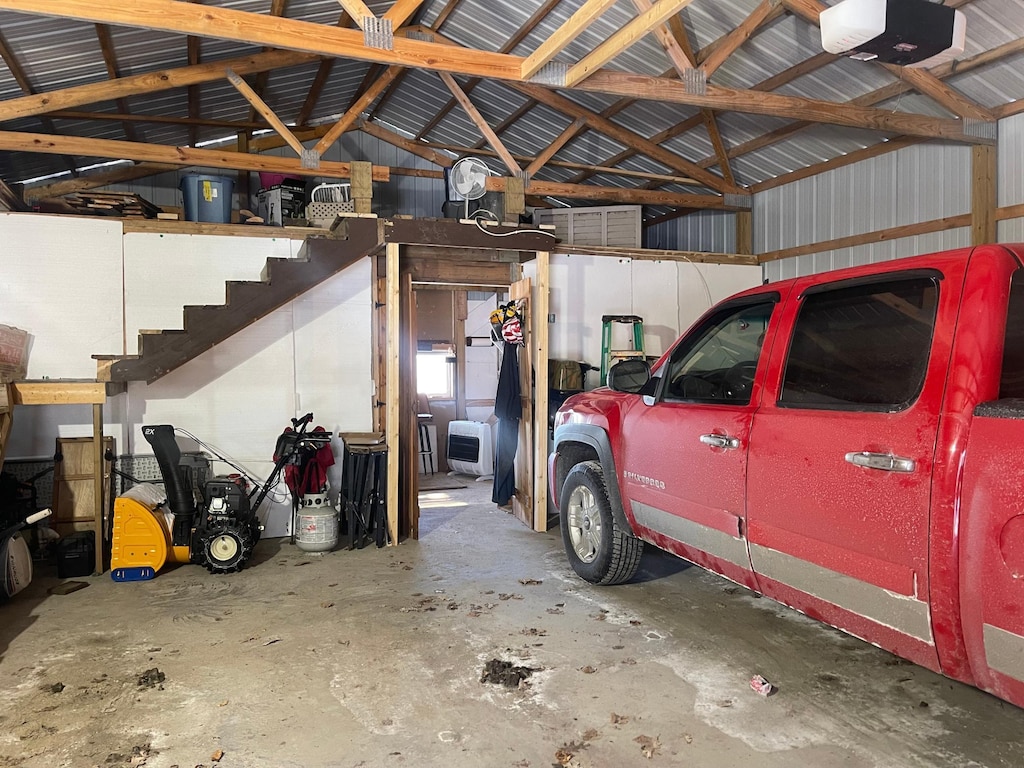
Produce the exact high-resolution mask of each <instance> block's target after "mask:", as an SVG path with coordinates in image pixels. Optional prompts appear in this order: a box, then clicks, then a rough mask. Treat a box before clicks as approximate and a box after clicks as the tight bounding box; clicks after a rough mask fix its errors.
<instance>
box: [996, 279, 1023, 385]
mask: <svg viewBox="0 0 1024 768" xmlns="http://www.w3.org/2000/svg"><path fill="white" fill-rule="evenodd" d="M1006 397H1019V398H1024V269H1018V270H1017V271H1016V272H1014V273H1013V277H1012V278H1011V280H1010V303H1009V306H1008V307H1007V310H1006V346H1004V347H1003V376H1002V379H1001V380H1000V382H999V398H1000V399H1002V398H1006Z"/></svg>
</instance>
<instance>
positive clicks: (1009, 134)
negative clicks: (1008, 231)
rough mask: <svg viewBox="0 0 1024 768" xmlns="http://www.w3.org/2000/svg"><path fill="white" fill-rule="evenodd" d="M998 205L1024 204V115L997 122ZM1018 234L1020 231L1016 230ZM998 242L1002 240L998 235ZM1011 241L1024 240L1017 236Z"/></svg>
mask: <svg viewBox="0 0 1024 768" xmlns="http://www.w3.org/2000/svg"><path fill="white" fill-rule="evenodd" d="M997 157H998V158H999V181H998V188H999V205H1019V204H1020V203H1024V114H1021V115H1014V116H1013V117H1008V118H1006V119H1005V120H1000V121H999V145H998V151H997ZM1016 231H1017V232H1019V231H1020V230H1019V229H1018V230H1016ZM1000 240H1002V241H1003V242H1010V240H1004V239H1003V238H1002V235H1000ZM1011 240H1013V241H1020V240H1024V235H1020V234H1018V235H1017V236H1016V237H1015V238H1011Z"/></svg>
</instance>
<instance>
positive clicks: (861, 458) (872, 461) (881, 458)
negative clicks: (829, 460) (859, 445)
mask: <svg viewBox="0 0 1024 768" xmlns="http://www.w3.org/2000/svg"><path fill="white" fill-rule="evenodd" d="M846 460H847V461H848V462H850V463H851V464H853V465H854V466H856V467H865V468H867V469H881V470H882V471H884V472H913V471H914V468H915V467H916V466H917V464H916V462H915V461H914V460H913V459H904V458H903V457H901V456H893V455H892V454H891V453H871V452H870V451H855V452H853V453H848V454H846Z"/></svg>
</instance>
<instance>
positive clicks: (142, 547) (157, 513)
mask: <svg viewBox="0 0 1024 768" xmlns="http://www.w3.org/2000/svg"><path fill="white" fill-rule="evenodd" d="M164 499H165V494H164V492H163V489H161V488H160V487H159V486H156V485H153V484H152V483H141V484H139V485H136V486H134V487H133V488H131V489H130V490H128V491H126V492H125V493H123V494H121V495H120V496H118V497H117V498H116V499H114V527H113V537H112V539H113V540H112V542H111V548H110V570H111V576H112V577H113V579H114V580H115V581H141V580H144V579H151V578H153V576H155V575H156V573H157V571H159V570H160V569H161V568H162V567H163V566H164V564H165V563H187V562H189V548H188V547H187V546H184V547H176V546H174V545H173V544H172V543H171V530H172V528H173V514H171V513H170V512H166V513H165V512H164V511H163V510H162V509H160V508H159V507H160V505H161V504H162V503H163V501H164ZM168 518H172V519H168Z"/></svg>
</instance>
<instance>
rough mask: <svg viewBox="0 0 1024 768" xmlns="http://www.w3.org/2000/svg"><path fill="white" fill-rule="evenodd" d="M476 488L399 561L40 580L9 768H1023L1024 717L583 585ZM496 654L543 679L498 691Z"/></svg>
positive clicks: (263, 559)
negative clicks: (68, 583)
mask: <svg viewBox="0 0 1024 768" xmlns="http://www.w3.org/2000/svg"><path fill="white" fill-rule="evenodd" d="M469 485H470V487H469V488H467V489H465V490H461V491H451V492H445V493H436V494H432V495H431V497H429V498H427V499H425V504H426V506H427V508H426V509H424V512H423V518H422V527H421V531H422V536H421V539H420V541H419V542H412V543H408V544H403V545H402V546H400V547H398V548H390V549H385V550H377V549H365V550H362V551H354V552H348V551H339V552H334V553H330V554H326V555H311V554H306V553H303V552H300V551H298V550H296V549H295V548H294V547H292V546H291V545H289V544H288V543H287V542H283V541H264V542H261V544H260V546H259V548H258V550H257V556H256V558H255V559H254V562H253V564H252V566H251V567H250V568H248V569H246V570H245V571H243V572H242V573H240V574H234V575H230V576H221V577H215V576H211V575H209V574H207V573H206V572H205V571H204V570H201V569H199V568H198V567H195V566H185V567H180V568H177V569H176V570H169V571H167V572H164V573H161V574H160V575H159V576H158V577H157V578H156V579H154V580H153V581H150V582H142V583H134V584H115V583H113V582H112V581H111V580H110V578H109V577H108V576H107V577H102V578H88V579H85V581H87V582H88V583H89V587H88V588H86V589H83V590H81V591H79V592H76V593H74V594H71V595H66V596H50V595H48V594H47V589H48V588H49V587H51V586H53V585H54V584H55V583H56V579H55V578H53V577H47V576H46V575H45V574H42V575H37V578H36V581H35V582H34V583H33V584H32V585H31V586H30V588H29V591H28V592H26V593H23V594H21V595H19V596H18V597H17V598H16V599H15V600H14V601H12V602H10V603H8V604H6V605H3V606H0V766H5V767H6V766H24V767H25V768H42V767H43V766H45V767H46V768H53V767H54V766H75V767H76V768H77V766H104V768H106V767H107V766H118V765H136V766H138V765H145V766H148V768H168V767H169V766H174V765H177V766H180V768H194V766H198V765H204V766H207V768H209V767H210V766H212V765H213V762H212V759H211V756H213V755H214V754H215V753H216V752H218V751H222V752H223V757H222V759H221V760H220V762H219V766H224V768H235V767H241V766H259V767H261V768H262V767H264V766H274V767H275V768H277V767H280V768H287V767H291V766H296V767H301V768H315V767H316V766H403V765H404V766H417V767H418V766H446V767H447V766H473V767H474V768H476V767H483V768H492V767H495V768H496V767H508V768H527V767H529V766H532V767H533V768H546V767H547V766H551V765H568V766H578V767H580V768H590V767H594V768H601V767H604V766H607V767H609V768H613V767H614V768H617V767H619V766H632V765H665V766H699V768H717V767H719V766H722V767H725V766H746V765H749V766H757V767H758V768H783V767H785V768H794V767H799V766H815V768H867V767H868V766H872V767H878V768H880V767H882V766H885V767H886V768H900V767H902V766H908V767H909V766H914V767H918V766H944V767H946V766H1020V765H1022V764H1024V757H1022V755H1024V727H1022V726H1024V711H1022V710H1020V709H1017V708H1015V707H1013V706H1011V705H1009V704H1005V703H1003V702H1000V701H999V700H997V699H995V698H993V697H991V696H989V695H987V694H984V693H981V692H979V691H977V690H974V689H972V688H968V687H966V686H962V685H960V684H958V683H954V682H952V681H949V680H946V679H944V678H942V677H939V676H937V675H934V674H932V673H930V672H927V671H925V670H924V669H921V668H918V667H915V666H913V665H909V664H906V663H904V662H902V661H900V660H898V659H896V658H895V657H893V656H891V655H889V654H888V653H886V652H884V651H881V650H878V649H877V648H874V647H872V646H869V645H867V644H865V643H862V642H860V641H859V640H855V639H853V638H850V637H847V636H845V635H842V634H840V633H839V632H835V631H833V630H831V629H828V628H826V627H824V626H822V625H820V624H817V623H816V622H813V621H811V620H809V619H806V618H805V617H803V616H801V615H799V614H797V613H795V612H793V611H790V610H788V609H786V608H783V607H781V606H779V605H777V604H775V603H772V602H771V601H769V600H766V599H757V598H756V597H755V596H754V595H752V594H751V593H749V592H747V591H746V590H743V589H739V588H736V587H734V586H733V585H731V584H730V583H728V582H725V581H722V580H721V579H718V578H717V577H714V576H711V575H709V574H707V573H704V572H703V571H700V570H699V569H697V568H693V567H687V566H686V564H685V563H683V562H682V561H679V560H676V559H674V558H671V557H669V556H667V555H663V554H659V553H656V552H649V553H648V554H647V555H646V556H645V560H644V563H643V567H642V570H641V574H640V577H639V579H638V580H637V582H636V583H633V584H629V585H626V586H622V587H611V588H608V587H605V588H597V587H593V586H591V585H588V584H585V583H583V582H582V581H580V580H578V579H577V578H576V577H575V576H574V574H572V573H571V572H570V571H569V569H568V567H567V565H566V562H565V559H564V556H563V554H562V551H561V541H560V539H559V537H558V533H557V530H553V531H551V532H550V533H548V534H535V533H531V532H529V531H527V530H526V529H524V528H523V527H522V526H521V525H520V524H519V523H517V522H516V521H515V520H514V519H512V518H511V517H510V516H508V515H506V514H505V513H504V512H502V511H500V510H497V509H496V508H495V507H494V506H493V505H492V504H490V503H489V502H488V499H489V494H490V488H489V486H487V485H486V484H474V483H470V484H469ZM521 580H525V581H526V582H527V583H525V584H524V583H522V582H521ZM530 580H535V581H538V582H541V583H539V584H535V583H530ZM495 658H497V659H501V660H509V661H515V662H516V663H517V664H521V665H525V666H530V667H536V668H539V670H540V671H537V672H536V673H534V674H533V676H532V677H531V678H529V681H528V682H529V685H528V686H527V687H524V688H522V689H506V688H503V687H500V686H497V685H493V684H490V683H482V682H480V676H481V671H482V669H483V667H484V665H485V663H486V662H488V661H489V660H491V659H495ZM152 668H158V669H159V670H160V672H162V673H163V674H164V675H165V677H166V679H165V680H164V682H163V683H162V685H158V686H155V687H140V685H139V682H138V681H139V677H140V675H142V673H144V672H146V671H147V670H150V669H152ZM754 674H762V675H764V676H765V677H766V678H768V679H769V680H770V681H772V682H773V683H775V684H776V685H778V687H779V690H778V692H777V693H776V694H775V695H773V696H771V697H770V698H767V699H766V698H762V697H760V696H758V695H757V694H756V693H754V692H753V691H751V690H750V688H749V686H748V682H749V680H750V677H751V676H752V675H754ZM57 684H62V685H63V686H64V687H63V690H60V691H59V692H54V690H55V688H54V686H56V688H59V687H60V686H59V685H57ZM147 745H148V746H147ZM645 747H646V749H647V752H648V753H649V754H651V757H650V759H649V760H648V759H646V758H645V754H644V752H643V750H644V748H645ZM133 748H141V749H135V752H136V756H135V758H134V760H133V759H132V752H133Z"/></svg>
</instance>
